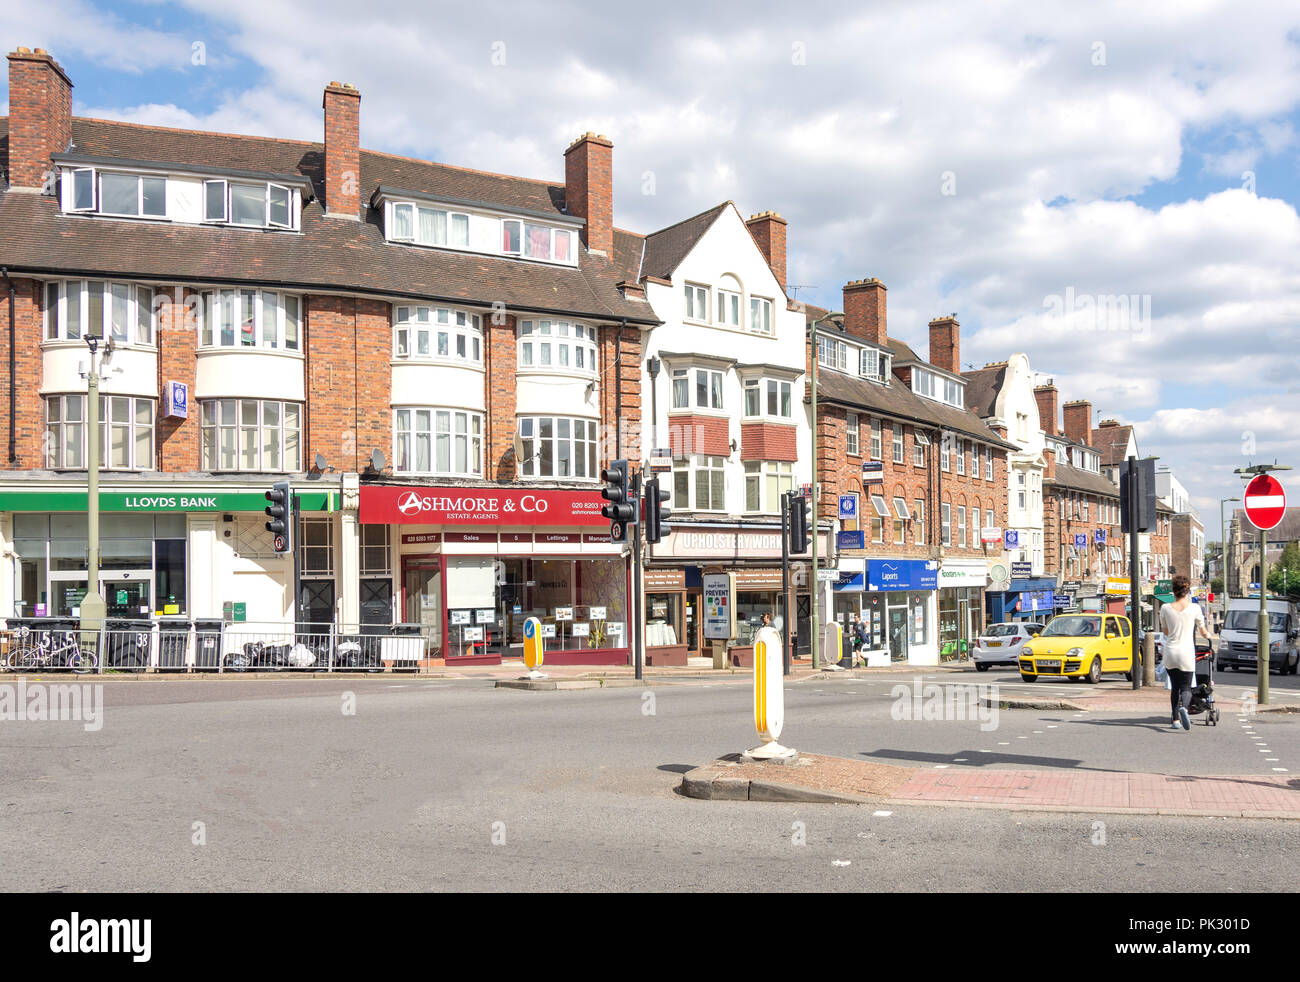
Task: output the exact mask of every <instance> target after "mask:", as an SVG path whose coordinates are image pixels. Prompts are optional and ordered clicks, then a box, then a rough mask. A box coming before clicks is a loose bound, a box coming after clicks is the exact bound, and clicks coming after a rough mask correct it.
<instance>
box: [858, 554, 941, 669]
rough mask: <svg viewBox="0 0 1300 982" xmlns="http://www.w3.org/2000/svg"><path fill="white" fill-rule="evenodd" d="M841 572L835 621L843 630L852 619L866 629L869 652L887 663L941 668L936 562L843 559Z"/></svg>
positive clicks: (925, 560)
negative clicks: (885, 655) (881, 653)
mask: <svg viewBox="0 0 1300 982" xmlns="http://www.w3.org/2000/svg"><path fill="white" fill-rule="evenodd" d="M839 572H840V576H839V580H838V582H836V584H835V587H834V591H835V603H834V610H835V617H836V620H837V621H839V622H840V623H841V624H843V625H844V626H845V627H846V629H847V627H848V621H849V619H850V618H851V615H852V614H855V613H856V614H857V615H858V617H860V618H861V620H862V623H863V625H864V626H865V630H866V635H867V644H866V648H867V650H869V651H887V652H888V653H889V660H890V661H891V662H909V663H911V664H913V665H937V664H938V663H939V643H938V638H937V632H936V630H935V625H936V618H937V616H938V595H939V589H938V587H939V564H938V563H937V562H936V561H934V560H930V559H866V560H853V559H846V558H841V559H840V561H839ZM855 607H856V609H854V608H855Z"/></svg>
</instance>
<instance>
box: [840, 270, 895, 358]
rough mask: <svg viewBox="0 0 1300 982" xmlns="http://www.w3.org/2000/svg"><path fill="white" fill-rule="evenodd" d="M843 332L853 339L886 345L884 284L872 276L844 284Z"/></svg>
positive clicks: (887, 337) (887, 336)
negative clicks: (850, 335)
mask: <svg viewBox="0 0 1300 982" xmlns="http://www.w3.org/2000/svg"><path fill="white" fill-rule="evenodd" d="M844 330H845V331H846V332H847V333H849V334H852V335H853V336H854V337H859V338H865V339H866V340H868V341H873V342H875V343H876V344H887V343H888V342H889V334H888V332H887V331H886V328H885V284H883V283H881V282H880V280H878V279H876V278H875V277H874V276H873V277H872V278H871V279H869V280H854V281H853V282H851V283H845V284H844Z"/></svg>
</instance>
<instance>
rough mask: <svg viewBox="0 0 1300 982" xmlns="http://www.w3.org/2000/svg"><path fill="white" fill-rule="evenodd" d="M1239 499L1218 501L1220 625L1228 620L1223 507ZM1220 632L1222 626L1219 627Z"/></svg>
mask: <svg viewBox="0 0 1300 982" xmlns="http://www.w3.org/2000/svg"><path fill="white" fill-rule="evenodd" d="M1240 500H1241V499H1240V498H1220V499H1219V531H1220V532H1221V533H1222V536H1223V537H1222V538H1221V539H1220V540H1219V566H1220V568H1221V569H1222V570H1223V620H1222V621H1221V622H1220V624H1221V625H1222V624H1225V623H1227V620H1228V522H1227V519H1225V518H1224V517H1223V506H1224V505H1226V504H1227V503H1228V502H1229V501H1240ZM1220 630H1222V626H1220Z"/></svg>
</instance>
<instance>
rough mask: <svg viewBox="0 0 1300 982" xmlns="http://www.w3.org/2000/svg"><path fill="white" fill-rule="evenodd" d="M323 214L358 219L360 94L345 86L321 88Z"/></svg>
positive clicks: (359, 206)
mask: <svg viewBox="0 0 1300 982" xmlns="http://www.w3.org/2000/svg"><path fill="white" fill-rule="evenodd" d="M321 108H322V109H324V110H325V212H326V214H328V215H331V216H333V217H335V218H350V219H353V220H359V219H360V218H361V93H360V92H358V91H357V90H356V88H355V87H354V86H352V85H349V84H347V83H346V82H330V84H329V85H327V86H325V97H324V99H323V100H322V102H321Z"/></svg>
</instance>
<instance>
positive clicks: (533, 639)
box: [524, 617, 546, 679]
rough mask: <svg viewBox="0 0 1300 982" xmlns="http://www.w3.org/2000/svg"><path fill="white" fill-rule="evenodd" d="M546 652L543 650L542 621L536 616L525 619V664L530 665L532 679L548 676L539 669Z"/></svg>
mask: <svg viewBox="0 0 1300 982" xmlns="http://www.w3.org/2000/svg"><path fill="white" fill-rule="evenodd" d="M544 657H545V654H544V652H543V650H542V622H541V621H540V620H538V619H537V618H536V617H529V618H527V619H526V620H525V621H524V664H525V665H527V666H528V677H529V678H530V679H544V678H546V676H545V675H544V674H543V673H541V672H539V671H538V670H537V669H538V667H539V666H540V665H541V664H542V660H543V658H544Z"/></svg>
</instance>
